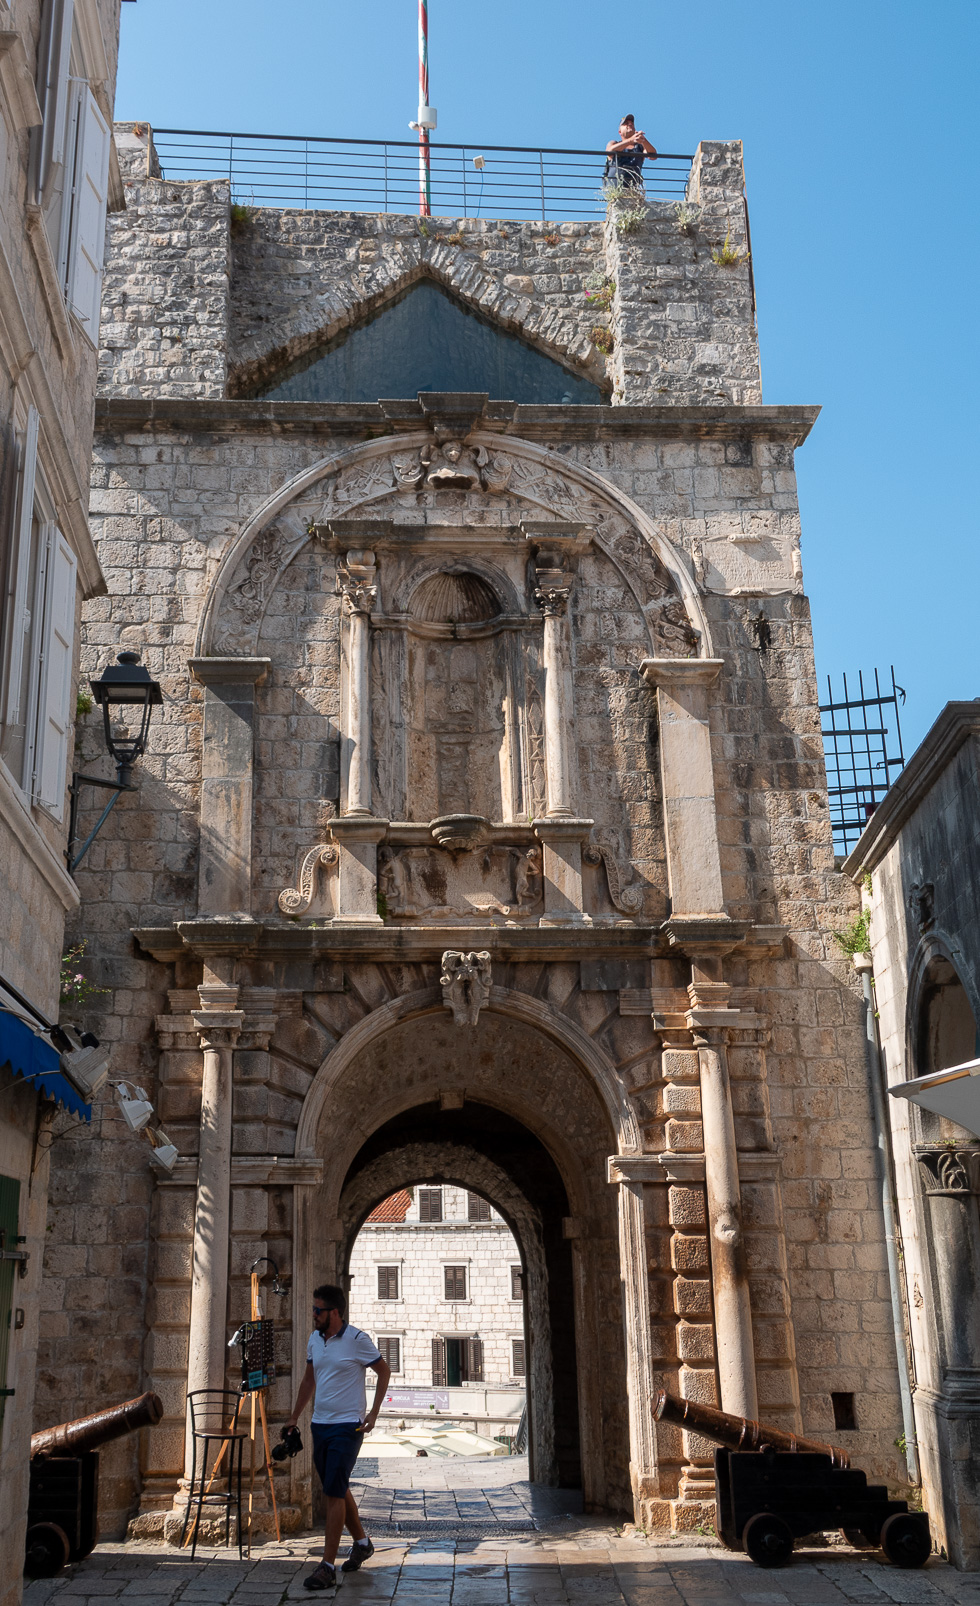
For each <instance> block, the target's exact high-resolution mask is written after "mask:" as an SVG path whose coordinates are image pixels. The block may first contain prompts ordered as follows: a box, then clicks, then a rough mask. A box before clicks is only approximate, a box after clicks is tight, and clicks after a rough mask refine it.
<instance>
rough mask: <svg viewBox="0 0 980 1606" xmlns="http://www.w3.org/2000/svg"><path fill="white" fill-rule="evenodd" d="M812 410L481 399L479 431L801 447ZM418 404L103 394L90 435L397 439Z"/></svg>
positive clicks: (414, 424)
mask: <svg viewBox="0 0 980 1606" xmlns="http://www.w3.org/2000/svg"><path fill="white" fill-rule="evenodd" d="M819 412H820V409H819V407H577V406H560V407H531V406H521V405H518V404H517V403H514V402H506V401H500V402H488V403H487V406H486V408H485V410H484V412H483V414H482V417H481V418H480V420H479V427H480V429H481V430H485V431H488V432H489V433H491V434H498V435H519V436H522V437H523V438H524V439H525V440H540V441H551V440H561V441H568V440H618V439H627V440H628V439H635V438H640V439H645V440H690V439H691V438H692V437H697V438H700V439H708V440H745V439H747V438H756V439H759V440H766V441H770V440H776V441H782V442H785V443H787V444H789V445H791V446H802V444H803V442H804V441H805V440H806V438H807V436H808V435H809V433H810V430H811V429H812V428H813V425H814V423H815V422H816V419H817V416H818V414H819ZM424 423H425V415H424V413H423V411H422V407H421V405H420V404H419V403H418V402H411V401H406V402H403V403H399V406H398V410H397V413H396V412H395V410H394V409H393V408H392V407H391V406H390V404H388V403H379V402H374V403H349V402H281V401H263V400H256V401H230V400H222V401H201V400H198V399H197V398H192V397H187V398H184V397H181V396H167V397H157V398H145V397H130V396H109V397H106V396H103V397H100V398H99V400H98V401H97V402H96V408H95V426H96V430H97V431H98V430H107V431H108V430H112V429H134V428H135V429H152V428H154V426H157V427H159V428H162V429H166V428H173V429H189V428H190V429H198V430H204V431H207V430H214V431H215V432H217V433H227V432H229V431H233V430H236V429H253V430H254V429H257V428H261V427H262V426H268V425H271V426H273V427H274V429H275V431H276V433H277V434H280V433H283V432H285V431H299V432H301V433H305V434H314V433H321V434H327V435H358V436H363V437H372V436H377V435H400V434H405V433H406V432H408V433H414V432H415V431H417V430H418V429H419V427H420V425H424Z"/></svg>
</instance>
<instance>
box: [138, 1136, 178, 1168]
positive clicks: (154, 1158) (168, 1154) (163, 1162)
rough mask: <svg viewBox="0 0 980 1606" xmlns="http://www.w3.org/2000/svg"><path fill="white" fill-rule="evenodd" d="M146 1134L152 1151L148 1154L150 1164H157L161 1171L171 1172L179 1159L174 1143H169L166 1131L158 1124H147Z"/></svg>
mask: <svg viewBox="0 0 980 1606" xmlns="http://www.w3.org/2000/svg"><path fill="white" fill-rule="evenodd" d="M146 1135H147V1137H148V1138H149V1140H150V1149H151V1151H152V1152H151V1154H150V1162H151V1164H152V1165H156V1166H159V1167H160V1169H161V1170H162V1171H166V1172H168V1173H169V1172H171V1171H172V1170H173V1168H174V1166H175V1165H176V1164H177V1161H178V1160H179V1159H180V1155H179V1153H178V1152H177V1146H176V1144H174V1143H171V1141H170V1139H169V1138H168V1137H167V1134H166V1132H164V1130H163V1128H162V1127H160V1126H148V1127H147V1128H146Z"/></svg>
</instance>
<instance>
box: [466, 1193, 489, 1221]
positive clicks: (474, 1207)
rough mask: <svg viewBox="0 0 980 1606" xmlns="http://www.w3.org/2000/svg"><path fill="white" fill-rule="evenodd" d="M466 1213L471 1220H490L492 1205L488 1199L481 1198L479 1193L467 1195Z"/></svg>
mask: <svg viewBox="0 0 980 1606" xmlns="http://www.w3.org/2000/svg"><path fill="white" fill-rule="evenodd" d="M466 1214H467V1218H468V1220H470V1221H489V1220H490V1206H489V1204H488V1203H487V1201H486V1199H481V1198H480V1195H479V1194H478V1193H468V1194H467V1195H466Z"/></svg>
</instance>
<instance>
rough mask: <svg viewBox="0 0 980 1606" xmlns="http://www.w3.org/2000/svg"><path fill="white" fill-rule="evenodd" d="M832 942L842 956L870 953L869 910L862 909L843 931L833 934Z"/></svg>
mask: <svg viewBox="0 0 980 1606" xmlns="http://www.w3.org/2000/svg"><path fill="white" fill-rule="evenodd" d="M834 941H835V943H836V944H837V946H838V948H839V949H840V951H841V953H844V954H848V955H850V954H866V953H870V951H871V910H870V909H862V910H861V913H860V914H856V915H855V916H854V919H853V920H852V921H851V923H850V925H849V926H845V927H844V930H843V931H835V932H834Z"/></svg>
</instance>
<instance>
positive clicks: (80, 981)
mask: <svg viewBox="0 0 980 1606" xmlns="http://www.w3.org/2000/svg"><path fill="white" fill-rule="evenodd" d="M87 946H88V944H87V943H86V942H84V941H83V942H76V943H75V944H74V946H73V947H71V948H67V949H66V950H65V952H64V953H63V954H62V956H61V1002H62V1004H64V1005H65V1006H66V1007H70V1006H71V1005H72V1004H74V1005H75V1006H76V1007H79V1008H80V1007H82V1006H83V1005H85V1004H91V1003H92V1001H93V1000H94V999H96V998H106V997H108V994H109V989H108V987H97V986H96V984H95V982H94V981H90V980H89V978H88V977H87V976H86V974H85V972H84V971H83V970H82V968H81V962H82V960H83V958H84V956H85V949H86V948H87Z"/></svg>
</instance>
